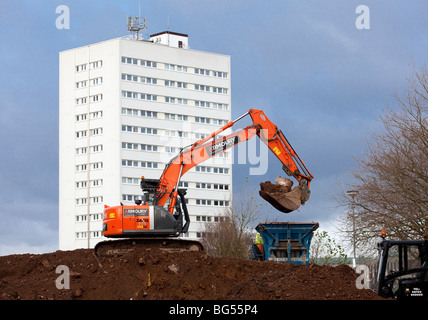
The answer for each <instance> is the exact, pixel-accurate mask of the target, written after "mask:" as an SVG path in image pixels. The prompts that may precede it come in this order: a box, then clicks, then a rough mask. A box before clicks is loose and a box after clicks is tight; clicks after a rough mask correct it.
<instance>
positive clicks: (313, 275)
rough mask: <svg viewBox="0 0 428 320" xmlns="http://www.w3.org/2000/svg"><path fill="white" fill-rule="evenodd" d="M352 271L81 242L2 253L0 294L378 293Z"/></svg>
mask: <svg viewBox="0 0 428 320" xmlns="http://www.w3.org/2000/svg"><path fill="white" fill-rule="evenodd" d="M67 269H68V271H69V277H65V275H66V273H64V270H67ZM357 276H358V275H357V274H356V273H355V272H354V271H353V269H352V268H350V267H348V266H343V265H341V266H336V267H332V266H320V265H313V264H311V265H309V266H299V265H295V264H289V263H281V262H258V261H249V260H248V261H246V260H239V259H230V258H214V257H211V256H208V255H206V254H205V253H203V252H183V253H168V252H165V251H161V250H153V249H152V250H145V251H144V252H131V253H128V254H126V255H124V256H121V257H115V258H99V257H97V256H96V255H95V254H94V253H93V250H85V249H81V250H74V251H57V252H54V253H49V254H42V255H32V254H24V255H9V256H2V257H0V300H18V299H21V300H73V299H77V300H104V299H108V300H124V299H126V300H129V299H141V300H290V299H291V300H324V299H327V300H378V299H381V298H380V297H378V296H377V295H376V294H375V293H374V292H372V291H371V290H364V289H361V290H360V289H357V288H356V278H357ZM68 279H69V288H68V289H67V287H65V288H64V286H66V285H67V281H68ZM57 286H59V288H57ZM61 287H63V288H61Z"/></svg>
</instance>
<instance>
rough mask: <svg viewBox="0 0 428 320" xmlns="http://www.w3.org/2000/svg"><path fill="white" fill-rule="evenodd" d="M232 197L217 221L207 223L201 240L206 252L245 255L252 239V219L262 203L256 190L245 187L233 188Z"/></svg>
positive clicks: (254, 218) (242, 256)
mask: <svg viewBox="0 0 428 320" xmlns="http://www.w3.org/2000/svg"><path fill="white" fill-rule="evenodd" d="M231 200H232V206H231V207H230V208H227V209H225V211H224V213H223V215H222V216H221V217H220V218H219V219H218V221H217V222H210V223H207V224H206V226H205V232H204V233H203V236H202V241H203V243H204V246H205V249H206V251H207V253H208V254H209V255H212V256H216V257H232V258H241V259H247V258H248V249H249V246H250V245H251V243H252V241H253V232H252V230H253V228H254V226H253V223H254V222H255V221H257V219H258V218H259V214H260V212H261V210H262V207H263V206H264V204H263V203H261V201H260V200H259V198H258V194H257V192H254V191H250V190H249V189H248V188H247V187H244V188H242V189H241V190H240V191H238V192H235V193H234V194H233V199H231Z"/></svg>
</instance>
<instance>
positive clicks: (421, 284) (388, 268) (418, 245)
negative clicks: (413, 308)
mask: <svg viewBox="0 0 428 320" xmlns="http://www.w3.org/2000/svg"><path fill="white" fill-rule="evenodd" d="M378 250H379V262H378V272H377V277H376V288H375V291H376V292H377V293H378V294H379V295H380V296H381V297H384V298H395V299H400V300H402V299H425V300H428V240H383V241H381V242H380V243H378Z"/></svg>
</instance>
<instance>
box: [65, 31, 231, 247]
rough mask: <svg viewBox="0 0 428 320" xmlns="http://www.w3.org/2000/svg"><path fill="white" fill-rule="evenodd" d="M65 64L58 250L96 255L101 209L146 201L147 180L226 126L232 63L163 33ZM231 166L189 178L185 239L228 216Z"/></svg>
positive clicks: (210, 166)
mask: <svg viewBox="0 0 428 320" xmlns="http://www.w3.org/2000/svg"><path fill="white" fill-rule="evenodd" d="M59 64H60V75H59V249H60V250H72V249H76V248H91V247H93V246H94V245H95V244H96V243H97V242H99V241H101V240H104V239H105V238H103V236H102V220H103V210H104V205H109V206H114V205H119V204H120V203H121V202H122V203H123V204H125V205H126V204H133V203H134V201H135V200H136V199H141V197H142V192H141V189H140V187H139V181H140V178H141V176H144V177H146V178H149V179H158V178H159V177H160V176H161V173H162V171H163V169H164V166H165V164H166V163H168V161H169V160H170V159H171V158H172V157H174V156H175V155H177V154H178V153H179V151H180V148H182V147H185V146H187V145H189V144H192V143H193V142H195V141H197V140H199V139H201V138H203V137H205V136H206V135H208V134H210V133H211V132H213V131H215V130H216V129H218V128H219V127H221V126H223V125H224V124H226V123H227V122H228V121H230V119H231V86H230V84H231V81H230V79H231V70H230V57H229V56H227V55H222V54H216V53H209V52H202V51H197V50H191V49H189V44H188V36H187V35H185V34H179V33H173V32H163V33H159V34H155V35H153V36H151V37H150V39H148V40H134V39H126V38H118V39H113V40H108V41H104V42H100V43H95V44H91V45H88V46H84V47H80V48H75V49H71V50H67V51H63V52H60V55H59ZM231 158H232V155H231V151H227V152H225V153H224V155H222V156H221V157H219V156H217V157H215V158H212V159H210V160H208V161H206V162H204V163H201V164H200V165H198V166H196V167H195V168H193V169H192V170H190V171H189V172H188V173H187V174H186V175H185V176H183V179H182V182H181V185H182V187H183V188H187V189H188V192H187V199H188V208H189V213H190V218H191V226H190V229H189V232H188V234H186V235H184V237H189V238H198V237H200V235H201V232H203V230H204V224H205V223H209V222H211V221H215V220H216V219H218V217H219V216H221V215H222V214H224V211H225V209H227V207H229V205H230V197H231V191H232V164H231Z"/></svg>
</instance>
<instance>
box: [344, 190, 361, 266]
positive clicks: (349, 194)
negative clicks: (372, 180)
mask: <svg viewBox="0 0 428 320" xmlns="http://www.w3.org/2000/svg"><path fill="white" fill-rule="evenodd" d="M346 193H347V194H348V196H350V197H351V198H352V206H351V209H352V232H353V235H352V242H353V251H354V257H353V259H352V267H353V268H354V269H355V268H356V267H357V263H356V260H357V258H356V254H355V242H356V238H355V205H354V203H355V201H354V199H355V197H356V196H357V195H358V193H359V192H358V190H349V191H346Z"/></svg>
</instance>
